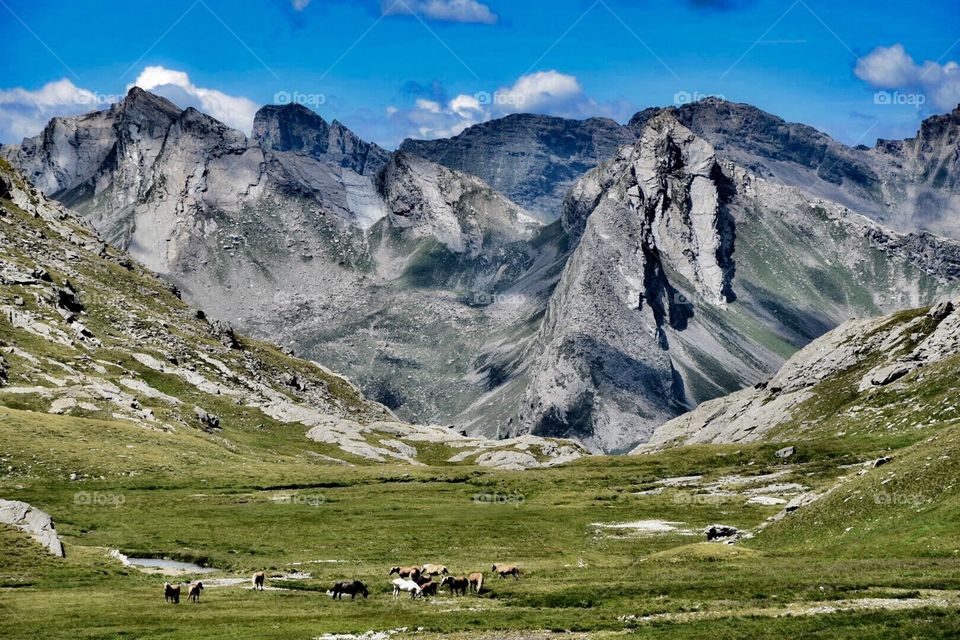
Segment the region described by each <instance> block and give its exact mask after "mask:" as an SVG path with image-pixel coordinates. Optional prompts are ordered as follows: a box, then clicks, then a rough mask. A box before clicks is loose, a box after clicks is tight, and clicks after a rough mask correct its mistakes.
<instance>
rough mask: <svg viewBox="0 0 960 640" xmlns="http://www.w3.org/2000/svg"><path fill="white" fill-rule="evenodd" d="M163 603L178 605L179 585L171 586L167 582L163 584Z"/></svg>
mask: <svg viewBox="0 0 960 640" xmlns="http://www.w3.org/2000/svg"><path fill="white" fill-rule="evenodd" d="M163 601H164V602H172V603H173V604H180V585H172V584H170V583H169V582H164V583H163Z"/></svg>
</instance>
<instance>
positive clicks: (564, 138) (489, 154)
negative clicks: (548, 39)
mask: <svg viewBox="0 0 960 640" xmlns="http://www.w3.org/2000/svg"><path fill="white" fill-rule="evenodd" d="M634 140H636V135H635V134H634V132H633V131H631V130H630V129H628V128H625V127H622V126H621V125H619V124H617V123H616V122H614V121H613V120H609V119H606V118H590V119H588V120H569V119H565V118H557V117H552V116H542V115H533V114H514V115H509V116H506V117H504V118H500V119H498V120H493V121H490V122H486V123H483V124H478V125H475V126H472V127H470V128H468V129H466V130H465V131H463V132H462V133H461V134H459V135H457V136H454V137H452V138H447V139H438V140H410V139H408V140H404V141H403V143H402V144H401V145H400V150H401V151H405V152H408V153H414V154H417V155H420V156H423V157H424V158H427V159H429V160H432V161H434V162H437V163H438V164H442V165H444V166H447V167H450V168H452V169H456V170H458V171H465V172H466V173H470V174H473V175H475V176H478V177H479V178H481V179H482V180H483V181H484V182H486V183H488V184H489V185H490V186H491V187H493V188H494V189H496V190H497V191H500V192H501V193H503V194H504V195H506V196H507V197H509V198H510V199H512V200H514V201H515V202H517V203H518V204H520V205H523V206H524V207H526V208H527V209H528V210H529V211H531V212H532V213H534V214H535V215H537V216H538V217H539V218H540V219H541V220H543V221H545V222H552V221H554V220H556V219H557V218H558V217H559V215H560V211H561V210H562V204H563V199H564V196H566V193H567V191H568V190H569V189H570V187H572V186H573V184H574V183H575V182H576V181H577V179H579V178H580V176H582V175H583V174H585V173H586V172H587V171H589V170H590V169H592V168H594V167H596V166H597V165H599V164H600V163H601V162H603V161H604V160H607V159H608V158H610V157H612V156H613V155H614V154H615V153H616V151H617V149H618V148H620V147H621V146H623V145H625V144H630V143H632V142H633V141H634Z"/></svg>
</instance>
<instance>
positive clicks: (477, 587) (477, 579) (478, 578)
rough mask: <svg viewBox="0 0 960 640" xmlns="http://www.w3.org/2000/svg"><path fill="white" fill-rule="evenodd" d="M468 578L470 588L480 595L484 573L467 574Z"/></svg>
mask: <svg viewBox="0 0 960 640" xmlns="http://www.w3.org/2000/svg"><path fill="white" fill-rule="evenodd" d="M467 580H469V581H470V590H471V591H474V592H475V593H476V594H477V595H480V591H481V590H482V589H483V574H482V573H471V574H470V575H469V576H467Z"/></svg>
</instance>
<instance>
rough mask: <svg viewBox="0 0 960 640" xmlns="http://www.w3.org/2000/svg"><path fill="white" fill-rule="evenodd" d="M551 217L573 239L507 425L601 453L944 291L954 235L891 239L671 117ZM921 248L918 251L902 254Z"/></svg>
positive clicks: (954, 253) (959, 255)
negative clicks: (851, 326)
mask: <svg viewBox="0 0 960 640" xmlns="http://www.w3.org/2000/svg"><path fill="white" fill-rule="evenodd" d="M564 224H565V225H566V227H567V228H568V229H569V230H570V231H571V234H572V235H573V237H574V238H579V244H578V246H577V248H576V250H575V251H574V253H573V255H572V257H571V258H570V261H569V262H568V263H567V265H566V268H565V270H564V273H563V275H562V277H561V280H560V284H559V285H558V288H557V292H556V293H555V294H554V296H553V297H552V299H551V301H550V306H549V309H548V311H547V316H546V320H545V321H544V323H543V326H542V327H541V331H540V335H539V337H538V339H537V341H538V345H539V356H538V358H537V360H536V364H535V365H534V367H533V369H534V370H535V371H536V372H537V373H536V374H535V375H534V378H533V380H532V382H531V384H530V386H529V388H528V389H527V394H526V397H525V399H524V403H523V407H522V409H521V414H520V416H521V417H520V421H519V425H520V429H519V430H520V431H521V432H522V431H526V430H530V431H533V432H535V433H549V434H553V435H560V434H564V435H566V436H575V437H578V438H580V439H581V440H583V441H585V442H587V443H588V445H590V446H592V447H594V448H597V449H602V450H606V451H610V450H614V451H617V450H621V451H622V450H623V448H624V445H627V444H628V443H629V442H630V441H631V439H633V440H634V441H642V440H643V439H645V438H646V437H648V436H649V435H650V434H651V433H652V430H653V429H654V428H655V427H656V426H657V425H659V424H661V423H662V422H663V421H665V420H666V419H669V416H671V415H677V414H679V413H682V412H684V411H685V410H687V409H690V408H693V407H695V406H696V405H697V404H699V403H701V402H703V401H705V400H708V399H710V398H711V397H716V395H724V392H723V391H722V390H723V389H729V390H731V391H732V390H736V389H739V388H743V387H744V386H748V385H750V384H753V383H755V382H758V381H759V380H762V379H765V378H766V377H767V376H768V375H769V373H767V374H765V373H764V372H765V371H769V372H770V373H772V372H773V371H775V370H776V368H777V367H779V364H778V361H779V358H780V357H782V356H781V354H783V353H788V352H790V351H791V349H792V348H798V347H800V346H802V345H803V344H806V342H809V341H810V340H812V339H814V338H816V337H817V336H818V335H820V334H821V333H823V332H824V331H825V330H827V329H828V328H830V327H832V326H836V324H839V323H841V322H843V321H844V320H845V319H846V318H848V317H849V316H850V315H857V314H859V313H862V310H865V309H869V308H872V307H875V308H887V309H896V308H902V307H904V306H911V301H912V300H926V299H930V298H931V297H936V296H937V295H939V294H949V293H951V292H954V291H956V290H957V278H958V277H960V243H956V242H950V241H945V240H941V239H935V238H933V237H931V236H928V235H912V236H902V235H900V234H896V233H894V232H892V231H889V230H887V229H884V228H883V227H881V226H880V225H878V224H876V223H874V222H872V221H870V220H869V219H868V218H865V217H862V216H858V215H856V214H852V213H851V212H850V211H849V210H847V209H846V208H845V207H843V206H840V205H837V204H836V203H832V202H829V201H823V200H819V199H816V198H813V197H811V196H809V195H808V194H805V193H803V192H801V191H799V190H798V189H796V188H793V187H785V186H782V185H779V184H777V183H771V182H768V181H767V180H765V179H763V178H760V177H758V176H755V175H753V174H752V173H750V172H748V171H747V170H745V169H743V168H742V167H739V166H738V165H736V164H733V163H731V162H730V161H728V160H725V159H722V158H720V156H719V155H718V154H717V153H716V152H715V151H714V149H713V147H712V146H711V145H710V144H709V143H707V142H706V141H705V140H704V139H703V138H700V137H699V136H697V135H695V134H694V133H693V132H692V131H690V130H689V129H687V128H686V127H685V126H684V125H683V124H682V123H680V121H679V120H678V119H677V118H676V116H675V113H673V112H662V113H660V114H658V115H657V116H655V117H654V118H653V119H651V120H649V121H648V122H647V124H646V126H645V128H644V130H643V133H642V134H641V138H640V140H639V141H638V142H637V144H636V145H634V146H633V147H632V148H625V149H623V150H621V153H620V154H619V155H618V157H617V158H615V159H614V160H613V161H611V162H609V163H607V164H605V165H604V166H602V167H600V168H599V169H597V170H595V171H594V172H592V173H591V174H589V175H588V176H587V177H585V178H584V179H583V180H582V181H581V182H580V184H578V185H577V187H576V188H574V190H573V191H572V192H571V195H570V197H569V199H568V201H567V209H566V212H565V217H564ZM927 242H933V246H934V247H935V249H933V251H932V253H934V254H935V255H936V256H937V257H936V258H934V259H932V260H928V259H926V258H924V257H923V252H918V251H916V250H915V249H916V247H921V246H923V245H924V244H925V243H927ZM778 271H780V273H777V272H778ZM771 276H772V277H771ZM890 294H893V295H892V297H891V296H890Z"/></svg>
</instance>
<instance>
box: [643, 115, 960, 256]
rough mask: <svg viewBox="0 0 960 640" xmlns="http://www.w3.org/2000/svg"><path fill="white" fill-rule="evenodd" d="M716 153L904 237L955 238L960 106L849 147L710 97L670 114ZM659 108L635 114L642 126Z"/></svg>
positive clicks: (959, 228)
mask: <svg viewBox="0 0 960 640" xmlns="http://www.w3.org/2000/svg"><path fill="white" fill-rule="evenodd" d="M671 110H672V111H674V112H675V113H676V116H677V119H678V120H680V122H682V123H683V124H684V125H686V126H687V127H689V128H690V129H691V130H692V131H693V132H694V133H696V134H697V135H699V136H701V137H703V138H704V139H706V140H707V141H708V142H710V143H711V144H712V145H713V146H714V148H715V149H716V150H717V153H718V155H720V156H721V157H723V158H726V159H729V160H731V161H732V162H735V163H736V164H739V165H740V166H742V167H744V168H746V169H749V170H750V171H751V172H753V173H756V174H757V175H759V176H761V177H763V178H765V179H767V180H770V181H774V182H779V183H781V184H785V185H789V186H794V187H799V188H802V189H803V190H804V191H806V192H808V193H810V194H812V195H815V196H817V197H820V198H824V199H828V200H831V201H833V202H837V203H839V204H842V205H845V206H847V207H849V208H851V209H854V210H856V211H857V212H859V213H861V214H864V215H867V216H869V217H871V218H873V219H874V220H877V221H878V222H881V223H883V224H885V225H887V226H889V227H892V228H894V229H896V230H898V231H902V232H916V231H929V232H932V233H936V234H940V235H946V236H949V237H952V238H957V239H960V222H958V220H960V172H958V166H960V107H958V108H957V109H956V110H954V111H953V112H952V113H949V114H946V115H942V116H933V117H931V118H928V119H927V120H925V121H924V122H923V124H922V125H921V127H920V131H919V132H918V134H917V136H916V137H914V138H909V139H907V140H893V141H891V140H878V141H877V144H876V146H875V147H873V148H868V147H865V146H857V147H847V146H846V145H843V144H841V143H839V142H837V141H836V140H833V139H832V138H830V136H828V135H826V134H823V133H821V132H819V131H817V130H816V129H813V128H812V127H809V126H806V125H803V124H797V123H790V122H786V121H784V120H783V119H781V118H778V117H776V116H773V115H770V114H768V113H765V112H763V111H761V110H759V109H757V108H755V107H752V106H750V105H746V104H738V103H732V102H726V101H724V100H719V99H713V98H708V99H706V100H701V101H698V102H695V103H691V104H687V105H684V106H682V107H680V108H679V109H671ZM656 113H658V110H656V109H647V110H644V111H641V112H640V113H638V114H636V115H635V116H634V117H633V119H632V120H631V122H630V124H629V125H628V126H629V127H630V128H632V129H633V130H634V131H639V130H641V129H642V127H643V126H644V124H645V123H646V122H647V121H648V120H649V119H650V118H652V117H653V116H654V115H655V114H656Z"/></svg>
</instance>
